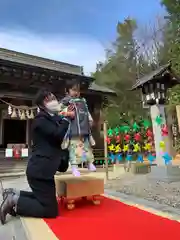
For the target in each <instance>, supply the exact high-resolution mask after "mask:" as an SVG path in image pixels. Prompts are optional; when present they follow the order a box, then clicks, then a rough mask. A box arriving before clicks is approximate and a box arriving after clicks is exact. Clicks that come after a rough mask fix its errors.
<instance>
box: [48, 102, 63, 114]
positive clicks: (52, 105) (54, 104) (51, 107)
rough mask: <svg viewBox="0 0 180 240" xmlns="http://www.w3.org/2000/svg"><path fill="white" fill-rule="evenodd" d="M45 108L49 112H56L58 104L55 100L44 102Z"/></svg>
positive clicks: (58, 109)
mask: <svg viewBox="0 0 180 240" xmlns="http://www.w3.org/2000/svg"><path fill="white" fill-rule="evenodd" d="M46 108H47V110H49V111H50V112H53V113H56V112H59V111H60V104H59V102H58V101H57V100H52V101H50V102H47V103H46Z"/></svg>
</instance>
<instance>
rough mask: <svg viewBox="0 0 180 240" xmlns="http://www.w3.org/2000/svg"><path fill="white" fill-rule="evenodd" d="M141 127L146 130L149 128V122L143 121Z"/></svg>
mask: <svg viewBox="0 0 180 240" xmlns="http://www.w3.org/2000/svg"><path fill="white" fill-rule="evenodd" d="M143 126H144V128H145V129H148V128H149V127H150V126H151V122H150V121H149V120H144V121H143Z"/></svg>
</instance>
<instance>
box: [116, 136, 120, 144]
mask: <svg viewBox="0 0 180 240" xmlns="http://www.w3.org/2000/svg"><path fill="white" fill-rule="evenodd" d="M115 140H116V143H119V142H120V141H121V137H120V136H119V135H117V136H115Z"/></svg>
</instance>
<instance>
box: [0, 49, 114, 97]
mask: <svg viewBox="0 0 180 240" xmlns="http://www.w3.org/2000/svg"><path fill="white" fill-rule="evenodd" d="M0 66H1V67H2V68H3V69H2V70H3V72H7V71H10V72H11V71H13V72H14V73H15V74H16V75H18V74H19V69H21V70H22V72H23V73H22V75H23V76H26V75H28V76H29V75H31V76H33V75H34V72H36V71H37V74H38V77H39V74H41V78H42V79H43V78H44V77H45V75H46V74H48V75H51V74H52V80H53V79H57V78H58V79H59V80H63V79H73V78H78V79H79V80H83V81H86V82H89V85H90V86H89V90H90V91H93V92H99V93H102V94H103V93H105V94H111V95H112V94H113V95H116V93H115V91H113V90H111V89H109V88H106V87H103V86H98V85H97V84H95V83H94V80H95V79H94V78H92V77H89V76H84V74H83V67H82V66H78V65H73V64H69V63H65V62H60V61H55V60H50V59H47V58H42V57H38V56H33V55H30V54H25V53H20V52H16V51H12V50H8V49H4V48H0ZM10 68H12V69H10ZM13 68H14V69H13ZM0 70H1V69H0ZM28 70H30V72H31V74H30V73H29V72H28ZM18 76H19V75H18ZM36 78H37V76H36ZM26 79H27V76H26ZM38 79H39V78H38ZM21 83H22V81H21ZM53 83H54V82H53Z"/></svg>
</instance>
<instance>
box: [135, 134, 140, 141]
mask: <svg viewBox="0 0 180 240" xmlns="http://www.w3.org/2000/svg"><path fill="white" fill-rule="evenodd" d="M134 139H135V141H136V142H139V141H140V140H141V134H140V133H136V134H134Z"/></svg>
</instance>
